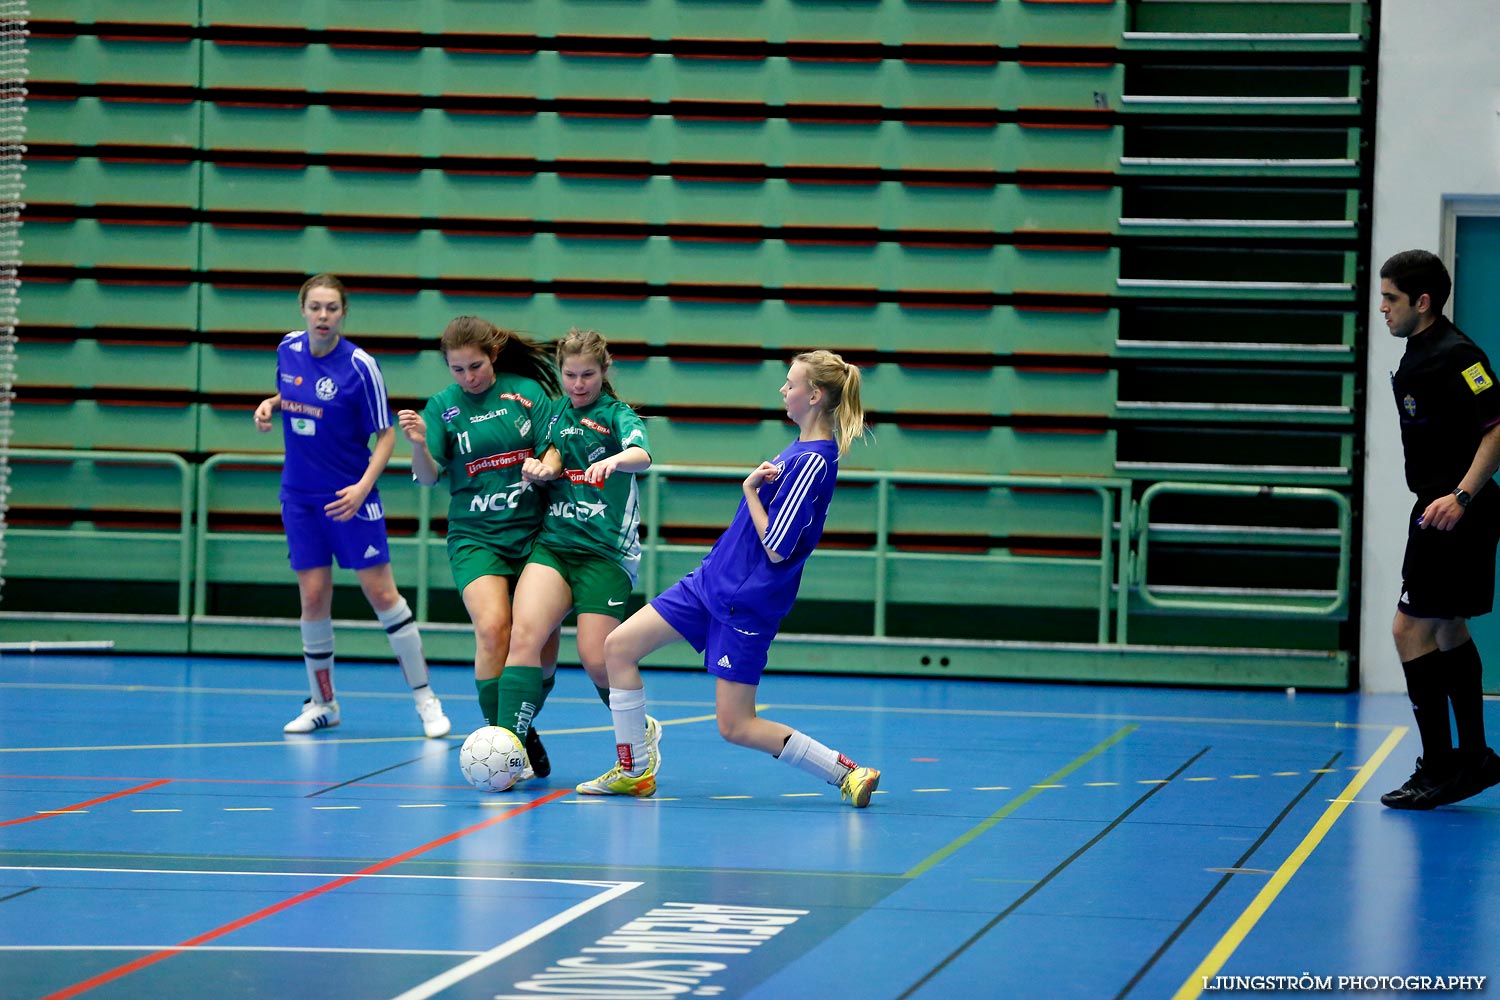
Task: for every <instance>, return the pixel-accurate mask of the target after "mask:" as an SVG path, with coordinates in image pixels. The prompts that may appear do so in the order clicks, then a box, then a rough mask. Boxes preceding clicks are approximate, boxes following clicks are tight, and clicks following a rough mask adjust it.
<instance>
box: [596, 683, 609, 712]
mask: <svg viewBox="0 0 1500 1000" xmlns="http://www.w3.org/2000/svg"><path fill="white" fill-rule="evenodd" d="M594 690H595V691H598V692H599V700H600V701H602V702H604V707H605V708H608V707H609V688H602V687H600V686H599V685H597V684H595V685H594Z"/></svg>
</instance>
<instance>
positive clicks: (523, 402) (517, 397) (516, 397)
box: [500, 392, 532, 410]
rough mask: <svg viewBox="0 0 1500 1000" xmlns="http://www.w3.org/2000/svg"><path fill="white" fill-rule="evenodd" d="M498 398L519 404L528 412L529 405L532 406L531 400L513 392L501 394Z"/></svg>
mask: <svg viewBox="0 0 1500 1000" xmlns="http://www.w3.org/2000/svg"><path fill="white" fill-rule="evenodd" d="M500 398H501V399H513V400H515V401H516V402H517V403H520V404H521V405H522V406H524V407H526V409H528V410H529V409H531V405H532V404H531V400H529V399H527V398H526V397H525V396H522V395H521V394H519V393H515V392H502V393H501V394H500Z"/></svg>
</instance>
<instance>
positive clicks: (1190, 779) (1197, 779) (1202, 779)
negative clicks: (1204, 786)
mask: <svg viewBox="0 0 1500 1000" xmlns="http://www.w3.org/2000/svg"><path fill="white" fill-rule="evenodd" d="M1182 780H1183V781H1218V780H1219V779H1218V778H1208V777H1202V776H1200V777H1194V778H1183V779H1182Z"/></svg>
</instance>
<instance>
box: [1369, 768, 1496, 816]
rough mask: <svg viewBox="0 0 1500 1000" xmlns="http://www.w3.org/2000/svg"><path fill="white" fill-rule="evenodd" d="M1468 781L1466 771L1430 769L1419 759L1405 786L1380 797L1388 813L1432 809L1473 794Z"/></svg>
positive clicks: (1459, 769)
mask: <svg viewBox="0 0 1500 1000" xmlns="http://www.w3.org/2000/svg"><path fill="white" fill-rule="evenodd" d="M1474 791H1477V789H1475V790H1470V783H1469V782H1468V781H1466V780H1465V773H1464V769H1463V768H1454V767H1451V766H1450V767H1448V768H1439V767H1438V766H1436V765H1433V766H1430V767H1429V766H1427V765H1425V764H1423V763H1422V758H1421V757H1418V758H1417V769H1416V770H1415V771H1413V772H1412V774H1411V777H1410V778H1407V779H1406V784H1404V785H1402V786H1401V787H1400V788H1398V789H1396V790H1395V791H1391V792H1386V793H1385V794H1384V795H1382V796H1381V797H1380V804H1381V805H1383V806H1385V807H1386V808H1388V809H1433V808H1436V807H1437V806H1445V805H1448V804H1449V803H1451V802H1457V801H1458V800H1459V799H1466V798H1468V797H1469V796H1470V795H1473V794H1474Z"/></svg>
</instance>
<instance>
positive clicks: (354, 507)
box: [323, 424, 396, 521]
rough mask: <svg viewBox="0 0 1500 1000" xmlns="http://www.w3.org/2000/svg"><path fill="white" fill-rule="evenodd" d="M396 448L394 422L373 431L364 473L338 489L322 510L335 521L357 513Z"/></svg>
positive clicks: (344, 519) (346, 518)
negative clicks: (373, 435)
mask: <svg viewBox="0 0 1500 1000" xmlns="http://www.w3.org/2000/svg"><path fill="white" fill-rule="evenodd" d="M395 450H396V427H395V425H394V424H392V425H390V426H388V427H382V428H381V429H380V430H378V431H376V432H375V447H373V448H371V449H370V463H369V464H368V465H366V466H365V474H364V475H363V476H360V477H359V482H357V483H351V484H350V485H348V486H345V487H344V488H343V489H341V490H339V491H338V499H337V500H334V501H333V502H332V503H329V504H325V505H324V506H323V510H324V512H326V513H327V514H328V516H329V517H331V518H333V520H335V521H347V520H349V519H350V518H351V517H353V516H354V515H355V514H357V513H359V509H360V507H362V506H364V502H365V497H367V496H369V495H370V491H371V490H373V489H374V488H375V483H376V482H377V481H378V480H379V479H380V474H381V473H382V472H384V471H385V466H386V463H387V462H389V461H390V460H391V453H392V452H393V451H395Z"/></svg>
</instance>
